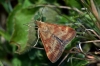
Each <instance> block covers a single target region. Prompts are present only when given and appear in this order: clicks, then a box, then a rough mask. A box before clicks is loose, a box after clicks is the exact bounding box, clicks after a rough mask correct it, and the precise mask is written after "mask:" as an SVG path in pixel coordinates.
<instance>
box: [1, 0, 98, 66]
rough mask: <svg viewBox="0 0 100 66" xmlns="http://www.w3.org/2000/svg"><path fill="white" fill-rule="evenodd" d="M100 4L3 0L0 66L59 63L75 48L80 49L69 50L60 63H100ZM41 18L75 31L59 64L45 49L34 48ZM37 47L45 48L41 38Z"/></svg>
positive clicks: (78, 65) (52, 65) (53, 65)
mask: <svg viewBox="0 0 100 66" xmlns="http://www.w3.org/2000/svg"><path fill="white" fill-rule="evenodd" d="M99 4H100V1H99V0H94V1H93V0H0V66H58V64H59V63H60V62H61V60H62V59H63V58H64V57H65V55H66V54H68V53H70V49H72V48H73V47H76V48H77V49H79V52H78V51H77V52H76V53H70V54H69V56H68V57H67V58H66V59H65V60H64V61H63V62H62V64H61V65H60V66H99V65H100V52H99V48H100V45H99V44H100V17H99V14H100V5H99ZM40 17H41V20H42V21H44V22H49V23H52V24H58V25H67V26H70V27H72V28H73V29H75V30H76V33H77V34H76V37H75V38H74V39H73V40H72V41H71V42H70V43H69V44H68V46H67V47H66V49H65V52H64V53H63V55H62V57H61V58H60V59H59V60H58V61H57V62H56V63H51V62H50V61H49V59H48V58H47V56H46V53H45V50H43V49H37V48H33V47H32V46H33V45H34V44H35V43H36V40H37V28H36V24H35V20H38V19H39V18H40ZM88 29H89V30H88ZM88 41H90V42H88ZM80 43H82V44H81V49H80V47H79V45H80ZM37 47H39V48H43V45H42V42H41V40H39V41H38V44H37ZM74 51H75V50H74Z"/></svg>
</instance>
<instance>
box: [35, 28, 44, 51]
mask: <svg viewBox="0 0 100 66" xmlns="http://www.w3.org/2000/svg"><path fill="white" fill-rule="evenodd" d="M37 33H38V37H37V40H36V43H35V44H34V46H33V48H36V49H44V48H39V47H36V45H37V43H38V41H39V38H40V36H39V29H38V31H37Z"/></svg>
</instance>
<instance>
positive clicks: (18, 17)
mask: <svg viewBox="0 0 100 66" xmlns="http://www.w3.org/2000/svg"><path fill="white" fill-rule="evenodd" d="M37 9H38V8H31V9H28V8H24V9H20V10H19V11H18V12H16V14H15V16H14V32H13V35H12V37H11V40H10V42H11V43H12V44H15V45H17V46H18V51H17V53H23V52H25V51H26V50H27V49H29V48H30V46H31V44H32V43H35V41H36V36H35V35H36V31H35V24H34V21H33V22H31V20H32V18H33V15H34V14H35V12H36V11H37ZM29 23H31V27H30V26H28V24H29Z"/></svg>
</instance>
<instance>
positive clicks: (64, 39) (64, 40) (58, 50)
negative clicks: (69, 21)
mask: <svg viewBox="0 0 100 66" xmlns="http://www.w3.org/2000/svg"><path fill="white" fill-rule="evenodd" d="M36 24H37V26H38V32H39V36H40V38H41V41H42V43H43V46H44V49H45V51H46V55H47V57H48V59H49V60H50V61H51V62H52V63H55V62H56V61H57V60H58V59H59V58H60V57H61V55H62V53H63V51H64V49H65V46H66V45H68V43H69V42H70V41H71V40H72V39H73V38H74V37H75V35H76V31H75V30H74V29H72V28H71V27H68V26H63V25H57V24H50V23H45V22H42V21H36Z"/></svg>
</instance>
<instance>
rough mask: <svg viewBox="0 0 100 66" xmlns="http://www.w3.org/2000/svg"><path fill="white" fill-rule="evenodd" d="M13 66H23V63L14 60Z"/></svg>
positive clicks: (16, 59)
mask: <svg viewBox="0 0 100 66" xmlns="http://www.w3.org/2000/svg"><path fill="white" fill-rule="evenodd" d="M12 65H13V66H22V64H21V61H20V60H19V59H18V58H13V60H12Z"/></svg>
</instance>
